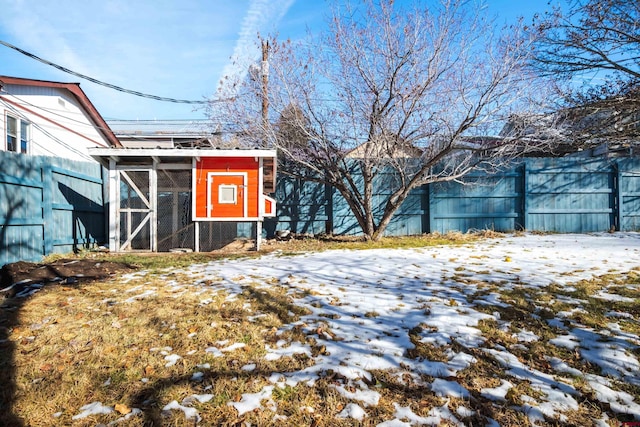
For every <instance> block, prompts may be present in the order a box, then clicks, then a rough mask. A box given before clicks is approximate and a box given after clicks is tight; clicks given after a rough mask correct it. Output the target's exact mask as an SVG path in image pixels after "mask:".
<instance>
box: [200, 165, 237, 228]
mask: <svg viewBox="0 0 640 427" xmlns="http://www.w3.org/2000/svg"><path fill="white" fill-rule="evenodd" d="M216 176H240V177H242V188H243V189H244V191H243V192H242V216H241V217H233V218H220V217H212V216H211V207H212V200H211V184H213V179H214V178H215V177H216ZM247 181H248V173H247V172H207V217H206V218H198V220H201V221H248V220H250V218H247V215H248V200H249V197H248V193H249V191H248V190H249V187H248V186H247ZM194 198H195V197H194ZM194 214H195V212H194Z"/></svg>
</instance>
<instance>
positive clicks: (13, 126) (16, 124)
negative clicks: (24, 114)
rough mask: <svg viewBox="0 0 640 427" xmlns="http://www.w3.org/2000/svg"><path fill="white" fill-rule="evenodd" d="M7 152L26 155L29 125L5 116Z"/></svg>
mask: <svg viewBox="0 0 640 427" xmlns="http://www.w3.org/2000/svg"><path fill="white" fill-rule="evenodd" d="M6 123H7V145H6V149H7V151H14V152H16V153H27V152H28V151H29V133H30V130H31V125H30V123H29V122H25V121H24V120H20V119H17V118H15V117H12V116H9V115H8V116H7V121H6Z"/></svg>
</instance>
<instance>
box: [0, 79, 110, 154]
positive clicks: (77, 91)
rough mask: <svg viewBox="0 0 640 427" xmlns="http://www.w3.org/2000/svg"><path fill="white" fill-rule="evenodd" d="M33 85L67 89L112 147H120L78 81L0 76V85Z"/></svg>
mask: <svg viewBox="0 0 640 427" xmlns="http://www.w3.org/2000/svg"><path fill="white" fill-rule="evenodd" d="M3 84H6V85H19V86H35V87H49V88H57V89H64V90H67V91H69V92H70V93H71V94H72V95H73V96H74V97H75V98H76V99H77V100H78V102H79V103H80V105H81V106H82V108H84V110H85V111H86V112H87V114H88V115H89V117H90V118H91V120H92V121H93V123H94V125H95V126H96V128H97V129H98V130H99V131H100V133H102V135H104V137H105V139H106V140H107V141H108V142H109V145H111V146H112V147H122V144H120V141H119V140H118V138H116V136H115V134H114V133H113V131H112V130H111V128H110V127H109V125H108V124H107V122H105V120H104V119H103V118H102V116H101V115H100V113H98V110H97V109H96V107H95V106H94V105H93V104H92V103H91V101H90V100H89V97H87V94H85V93H84V91H83V90H82V89H81V88H80V83H62V82H51V81H47V80H35V79H25V78H21V77H10V76H0V87H1V86H2V85H3Z"/></svg>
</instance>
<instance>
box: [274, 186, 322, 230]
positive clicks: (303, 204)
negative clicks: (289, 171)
mask: <svg viewBox="0 0 640 427" xmlns="http://www.w3.org/2000/svg"><path fill="white" fill-rule="evenodd" d="M330 198H331V188H329V187H328V186H326V185H325V184H321V183H317V182H313V181H304V180H302V179H298V178H292V177H289V176H279V177H278V181H277V183H276V200H277V212H276V216H277V219H271V218H269V219H266V220H265V222H264V228H265V231H266V234H267V237H271V236H273V234H274V233H275V231H276V230H290V231H292V232H293V233H299V234H321V233H326V232H327V229H328V228H331V226H330V224H329V221H330V216H331V213H330V210H331V203H330Z"/></svg>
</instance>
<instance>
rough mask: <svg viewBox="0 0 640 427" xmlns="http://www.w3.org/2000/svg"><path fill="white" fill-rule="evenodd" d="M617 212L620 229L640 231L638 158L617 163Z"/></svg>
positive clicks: (639, 169) (639, 160)
mask: <svg viewBox="0 0 640 427" xmlns="http://www.w3.org/2000/svg"><path fill="white" fill-rule="evenodd" d="M616 178H617V183H618V199H619V206H620V209H619V212H618V224H619V229H620V230H622V231H640V159H623V160H620V161H619V162H618V163H617V177H616Z"/></svg>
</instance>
